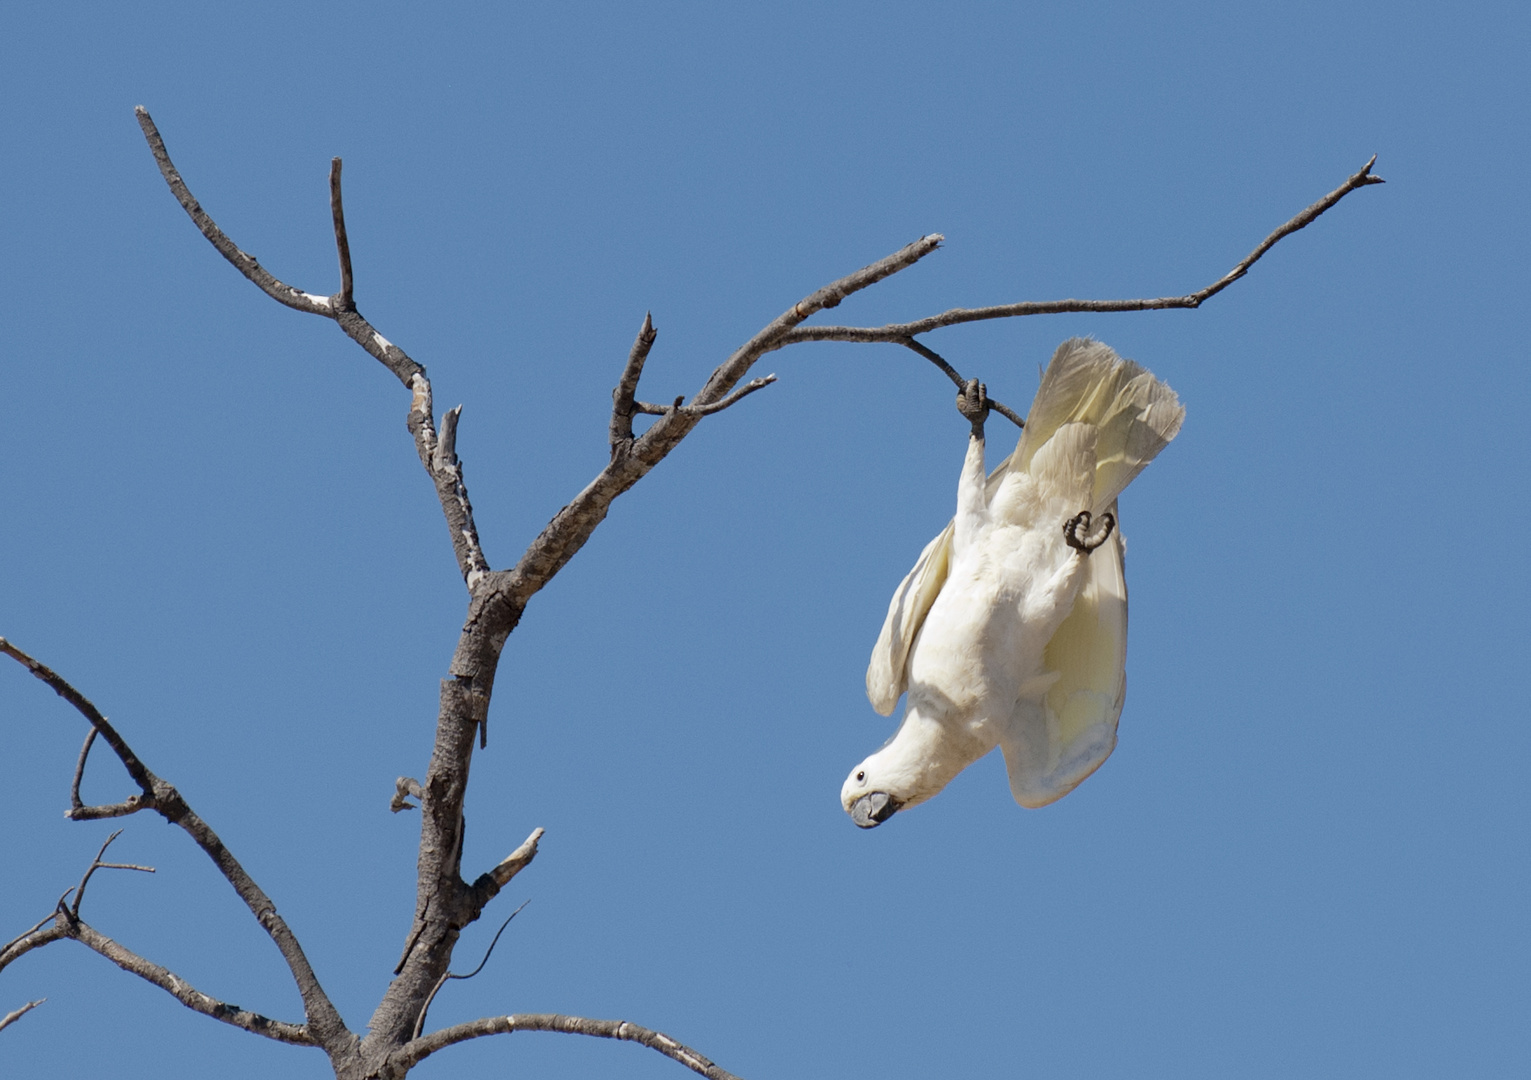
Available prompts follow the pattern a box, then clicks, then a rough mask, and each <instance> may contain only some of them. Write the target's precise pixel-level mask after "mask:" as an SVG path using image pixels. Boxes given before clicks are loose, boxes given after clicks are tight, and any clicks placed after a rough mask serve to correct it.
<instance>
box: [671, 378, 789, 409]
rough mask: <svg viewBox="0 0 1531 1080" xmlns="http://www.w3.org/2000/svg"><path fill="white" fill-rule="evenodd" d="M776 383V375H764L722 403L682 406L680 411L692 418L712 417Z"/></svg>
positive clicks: (730, 395)
mask: <svg viewBox="0 0 1531 1080" xmlns="http://www.w3.org/2000/svg"><path fill="white" fill-rule="evenodd" d="M775 381H776V376H775V374H771V375H764V376H762V377H760V378H758V379H751V380H750V381H749V382H747V383H745V384H744V385H743V386H741V387H739V389H737V390H735V391H734V392H733V393H732V394H729V395H728V396H727V397H726V398H723V399H722V400H721V401H714V402H712V403H711V404H710V405H682V406H680V410H679V411H680V412H683V413H686V414H688V415H690V416H711V415H712V414H713V413H720V412H722V411H723V410H724V409H726V408H728V407H729V406H730V405H732V404H734V403H735V402H737V401H741V400H743V399H744V398H747V397H749V396H750V395H751V394H753V393H754V392H755V391H756V390H760V389H763V388H765V387H767V386H770V385H771V384H772V383H773V382H775Z"/></svg>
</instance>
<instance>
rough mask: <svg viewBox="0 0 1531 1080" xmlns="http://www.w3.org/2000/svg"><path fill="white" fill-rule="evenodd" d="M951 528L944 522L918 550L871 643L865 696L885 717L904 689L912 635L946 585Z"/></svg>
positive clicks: (912, 640)
mask: <svg viewBox="0 0 1531 1080" xmlns="http://www.w3.org/2000/svg"><path fill="white" fill-rule="evenodd" d="M954 529H955V524H949V525H947V526H946V528H944V529H942V530H941V534H940V535H939V536H937V537H936V538H935V539H934V540H932V541H931V542H930V543H928V544H926V545H925V550H924V551H922V552H920V557H919V559H918V560H917V561H916V562H915V564H914V569H913V570H911V571H909V574H908V576H907V577H905V578H904V580H903V581H902V582H901V583H900V584H899V586H898V589H897V590H895V591H894V593H893V600H892V602H891V603H889V604H888V617H887V618H886V619H884V620H883V624H882V633H880V634H878V635H877V644H876V645H874V646H872V662H871V663H870V664H868V665H867V697H868V698H869V699H871V702H872V708H874V709H876V710H877V711H878V712H880V713H881V714H882V715H884V716H890V715H892V713H893V708H894V706H896V705H897V704H898V699H899V695H901V694H902V693H903V692H904V684H905V682H906V681H907V672H908V663H909V647H910V646H911V645H913V644H914V638H915V635H916V634H918V633H919V632H920V627H921V626H922V625H923V624H924V622H925V616H926V615H927V614H929V613H930V605H931V604H934V603H935V602H936V597H937V595H939V594H940V592H941V586H942V585H945V584H946V573H947V570H948V568H949V567H950V565H951V552H952V533H953V531H954Z"/></svg>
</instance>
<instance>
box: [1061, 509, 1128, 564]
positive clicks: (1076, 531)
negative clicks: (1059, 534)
mask: <svg viewBox="0 0 1531 1080" xmlns="http://www.w3.org/2000/svg"><path fill="white" fill-rule="evenodd" d="M1100 517H1101V522H1100V528H1099V529H1097V530H1096V531H1095V532H1094V533H1091V532H1090V520H1091V516H1090V512H1089V511H1088V510H1081V511H1079V513H1077V514H1075V515H1074V516H1073V517H1071V518H1069V519H1068V520H1067V521H1065V522H1064V523H1063V540H1064V542H1065V543H1067V544H1068V546H1069V547H1071V548H1073V549H1074V550H1075V551H1077V552H1079V553H1080V554H1081V555H1088V554H1090V552H1092V551H1094V550H1095V549H1096V548H1098V547H1100V546H1101V545H1102V544H1104V543H1105V542H1106V541H1107V540H1109V539H1110V538H1111V533H1112V531H1113V530H1115V528H1116V515H1114V514H1112V513H1111V512H1110V511H1107V512H1106V513H1104V514H1102V515H1101V516H1100Z"/></svg>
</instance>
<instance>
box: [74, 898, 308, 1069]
mask: <svg viewBox="0 0 1531 1080" xmlns="http://www.w3.org/2000/svg"><path fill="white" fill-rule="evenodd" d="M59 918H60V919H64V918H65V916H63V915H60V916H59ZM68 921H69V927H68V930H67V931H66V934H65V936H67V937H70V938H73V939H74V940H75V941H78V942H79V943H80V944H82V945H84V946H86V947H87V948H89V949H92V950H94V951H95V952H98V953H100V954H101V955H102V956H104V957H106V958H107V959H108V960H110V961H111V962H112V963H114V964H116V965H117V966H118V967H120V968H121V969H122V970H123V971H127V972H130V973H132V974H134V975H137V976H138V977H139V978H140V979H143V980H144V981H146V982H151V983H153V984H154V985H155V986H157V987H159V988H160V989H161V990H163V991H165V992H166V993H167V994H169V995H170V996H171V997H173V998H175V999H176V1000H177V1001H179V1002H180V1003H181V1004H182V1005H185V1006H186V1007H187V1008H188V1009H190V1010H191V1011H192V1012H198V1013H201V1014H202V1015H203V1016H210V1017H212V1018H213V1019H214V1020H221V1021H222V1022H223V1023H225V1024H230V1025H232V1026H234V1027H237V1028H241V1029H243V1030H245V1031H248V1032H250V1033H251V1034H254V1035H264V1036H265V1037H266V1038H268V1039H275V1040H276V1041H278V1042H285V1043H293V1044H294V1045H297V1046H319V1045H321V1044H320V1042H319V1040H318V1039H316V1038H315V1037H314V1036H313V1034H312V1033H311V1031H310V1030H309V1026H308V1025H307V1024H289V1023H286V1022H285V1021H282V1020H272V1019H270V1018H269V1017H265V1016H262V1015H261V1014H260V1013H254V1012H250V1011H249V1010H248V1009H241V1008H240V1007H239V1006H238V1005H229V1004H227V1003H225V1002H222V1001H219V1000H218V999H217V998H214V997H209V996H208V995H207V994H204V993H203V992H202V991H200V990H198V989H197V988H196V987H194V986H192V985H191V984H190V983H188V982H187V981H186V980H185V979H183V978H181V977H180V976H179V975H176V974H175V973H174V972H172V971H168V970H167V969H165V968H162V967H160V966H159V965H158V964H156V963H154V962H153V961H150V960H145V959H144V958H143V957H142V956H139V955H138V954H137V953H135V952H133V951H132V950H131V949H127V948H124V947H123V946H121V945H119V944H117V942H115V941H113V940H112V939H111V938H109V937H107V936H106V935H105V934H102V933H100V932H99V931H97V930H96V929H94V928H93V927H91V926H89V925H87V924H86V923H83V922H81V921H80V920H79V919H75V918H70V919H69V920H68Z"/></svg>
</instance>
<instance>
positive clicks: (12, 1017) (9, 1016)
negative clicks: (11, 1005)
mask: <svg viewBox="0 0 1531 1080" xmlns="http://www.w3.org/2000/svg"><path fill="white" fill-rule="evenodd" d="M47 1000H48V999H47V998H38V999H37V1000H36V1001H29V1002H27V1003H26V1004H25V1005H23V1006H22V1007H21V1008H19V1009H12V1010H11V1011H10V1012H8V1013H6V1014H5V1015H4V1016H0V1031H4V1030H5V1029H6V1028H8V1027H10V1026H11V1025H12V1024H14V1023H15V1022H16V1021H17V1020H20V1019H21V1018H22V1017H23V1016H25V1015H26V1014H27V1013H29V1012H31V1011H32V1010H33V1009H35V1008H37V1007H38V1006H39V1005H41V1004H42V1003H43V1002H45V1001H47Z"/></svg>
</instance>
